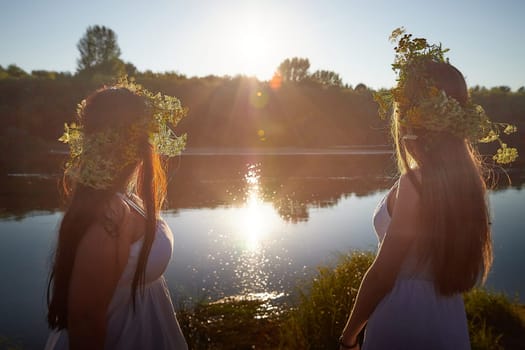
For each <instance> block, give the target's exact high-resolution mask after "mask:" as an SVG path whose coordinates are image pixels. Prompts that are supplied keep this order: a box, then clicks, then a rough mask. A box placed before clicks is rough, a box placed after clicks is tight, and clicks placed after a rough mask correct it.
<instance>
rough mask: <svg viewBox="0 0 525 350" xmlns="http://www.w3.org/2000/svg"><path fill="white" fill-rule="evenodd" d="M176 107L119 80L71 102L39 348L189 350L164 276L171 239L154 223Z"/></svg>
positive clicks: (175, 144) (174, 143)
mask: <svg viewBox="0 0 525 350" xmlns="http://www.w3.org/2000/svg"><path fill="white" fill-rule="evenodd" d="M184 113H185V110H184V109H183V108H182V107H181V106H180V102H179V101H178V100H177V99H175V98H172V97H169V96H160V95H153V94H151V93H149V92H148V91H147V90H145V89H142V88H141V87H140V86H139V85H136V84H133V83H128V82H127V81H123V82H120V83H119V84H118V85H116V86H114V87H110V88H103V89H101V90H98V91H97V92H95V93H94V94H92V95H91V96H89V97H88V98H87V99H86V100H85V101H83V102H82V103H81V104H80V105H79V109H78V117H79V121H78V124H75V123H73V124H71V125H66V132H65V134H64V136H62V138H61V141H63V142H65V143H68V144H69V146H70V153H71V157H70V160H69V161H68V163H67V165H66V171H65V173H64V175H65V176H64V180H65V181H64V183H65V184H66V186H65V188H66V194H68V195H69V201H68V207H67V209H66V211H65V213H64V217H63V219H62V222H61V224H60V229H59V233H58V240H57V245H56V251H55V256H54V261H53V266H52V271H51V275H50V280H49V290H48V324H49V327H50V328H51V329H53V330H54V331H53V333H52V334H51V335H50V337H49V339H48V342H47V345H46V349H187V345H186V342H185V340H184V336H183V334H182V332H181V329H180V327H179V324H178V322H177V319H176V317H175V312H174V309H173V305H172V302H171V299H170V295H169V292H168V289H167V286H166V282H165V280H164V277H163V273H164V271H165V269H166V267H167V265H168V262H169V260H170V258H171V254H172V248H173V234H172V233H171V231H170V229H169V227H168V225H167V224H166V223H165V222H164V221H163V220H162V219H161V218H160V216H159V211H160V209H161V206H162V203H163V200H164V196H165V193H166V179H165V173H164V170H163V167H162V164H161V160H160V158H159V154H163V155H167V156H173V155H175V154H177V153H178V152H180V150H181V149H182V147H183V145H184V137H177V136H175V134H174V133H173V131H172V126H173V125H175V124H176V123H177V122H178V120H179V119H180V118H181V117H182V116H183V115H184Z"/></svg>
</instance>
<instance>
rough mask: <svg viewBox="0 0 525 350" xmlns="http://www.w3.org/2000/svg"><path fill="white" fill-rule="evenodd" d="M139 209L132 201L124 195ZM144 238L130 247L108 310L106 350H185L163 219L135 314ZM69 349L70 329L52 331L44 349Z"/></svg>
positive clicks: (169, 241) (170, 238)
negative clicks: (133, 295) (167, 272)
mask: <svg viewBox="0 0 525 350" xmlns="http://www.w3.org/2000/svg"><path fill="white" fill-rule="evenodd" d="M121 198H123V199H124V200H126V202H128V204H130V205H131V206H132V207H135V208H136V204H135V203H132V202H131V203H130V199H129V198H127V197H124V196H121ZM142 241H143V240H142V239H140V240H138V241H136V242H135V243H133V244H132V245H131V247H130V253H129V258H128V262H127V265H126V267H125V268H124V272H123V273H122V276H121V278H120V280H119V282H118V285H117V288H116V290H115V294H114V295H113V297H112V299H111V303H110V305H109V308H108V316H107V317H108V318H107V322H108V323H107V333H106V342H105V349H108V350H109V349H111V350H148V349H155V350H186V349H187V348H188V346H187V344H186V341H185V339H184V335H183V334H182V331H181V329H180V326H179V323H178V322H177V318H176V315H175V311H174V308H173V304H172V302H171V297H170V293H169V291H168V287H167V285H166V280H165V279H164V277H163V273H164V271H165V270H166V267H167V266H168V263H169V261H170V259H171V255H172V252H173V233H172V232H171V230H170V228H169V226H168V225H167V224H166V222H165V221H164V220H162V219H159V220H158V222H157V230H156V232H155V239H154V241H153V244H152V246H151V251H150V254H149V258H148V263H147V267H146V284H145V286H144V294H141V292H140V291H139V290H137V294H136V300H135V312H133V302H132V299H131V284H132V281H133V276H134V273H135V268H136V266H137V262H138V258H139V253H140V249H141V247H142ZM66 349H69V342H68V336H67V330H65V329H63V330H61V331H58V332H55V331H54V332H52V333H51V334H50V336H49V338H48V340H47V343H46V347H45V350H66Z"/></svg>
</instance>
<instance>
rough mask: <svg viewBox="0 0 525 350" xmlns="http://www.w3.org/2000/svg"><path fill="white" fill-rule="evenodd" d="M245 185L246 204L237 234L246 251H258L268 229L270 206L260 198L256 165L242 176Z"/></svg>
mask: <svg viewBox="0 0 525 350" xmlns="http://www.w3.org/2000/svg"><path fill="white" fill-rule="evenodd" d="M244 179H245V181H246V184H247V187H248V188H247V193H246V204H245V206H244V208H242V211H243V214H242V217H241V218H240V220H239V224H240V227H239V233H240V235H241V236H242V237H243V240H244V242H245V246H246V249H247V250H249V251H259V250H260V249H261V241H262V239H263V238H264V236H265V235H266V234H267V233H268V231H269V229H270V222H271V220H269V219H270V215H271V214H272V213H273V209H272V207H271V206H269V205H267V204H265V203H264V202H263V200H262V199H261V197H260V184H259V180H260V175H259V169H258V168H257V165H250V166H249V167H248V171H247V173H246V175H245V176H244Z"/></svg>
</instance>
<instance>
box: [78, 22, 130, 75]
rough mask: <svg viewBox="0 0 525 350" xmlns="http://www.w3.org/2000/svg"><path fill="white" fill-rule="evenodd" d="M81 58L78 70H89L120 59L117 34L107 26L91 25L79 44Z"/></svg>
mask: <svg viewBox="0 0 525 350" xmlns="http://www.w3.org/2000/svg"><path fill="white" fill-rule="evenodd" d="M77 48H78V51H79V52H80V58H79V59H78V61H77V69H78V71H79V72H80V71H84V70H89V69H92V68H95V67H97V66H100V65H106V66H107V65H108V64H109V66H111V65H112V64H114V62H115V61H117V60H118V61H120V47H119V46H118V43H117V34H115V32H114V31H113V30H112V29H110V28H107V27H105V26H99V25H95V26H89V27H88V28H87V30H86V33H85V34H84V36H83V37H82V38H81V39H80V40H79V42H78V44H77Z"/></svg>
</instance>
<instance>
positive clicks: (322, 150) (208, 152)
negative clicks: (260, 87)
mask: <svg viewBox="0 0 525 350" xmlns="http://www.w3.org/2000/svg"><path fill="white" fill-rule="evenodd" d="M50 153H52V154H67V153H68V151H67V150H57V149H54V150H51V151H50ZM392 153H393V149H392V147H391V146H390V145H355V146H347V145H345V146H332V147H314V148H308V147H275V148H272V147H267V148H266V147H259V148H257V147H188V148H186V149H185V150H184V151H182V155H183V156H251V155H253V156H273V155H275V156H294V155H366V154H378V155H380V154H392Z"/></svg>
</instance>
